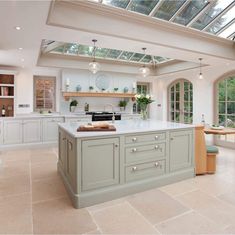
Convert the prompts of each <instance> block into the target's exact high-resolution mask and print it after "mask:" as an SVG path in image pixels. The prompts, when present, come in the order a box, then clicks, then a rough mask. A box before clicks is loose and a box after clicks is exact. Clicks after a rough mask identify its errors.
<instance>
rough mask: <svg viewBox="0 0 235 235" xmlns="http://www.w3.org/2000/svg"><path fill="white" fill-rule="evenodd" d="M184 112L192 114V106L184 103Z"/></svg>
mask: <svg viewBox="0 0 235 235" xmlns="http://www.w3.org/2000/svg"><path fill="white" fill-rule="evenodd" d="M184 112H188V113H189V112H190V106H189V103H188V102H184Z"/></svg>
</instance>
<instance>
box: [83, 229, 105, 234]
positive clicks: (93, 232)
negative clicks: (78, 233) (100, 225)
mask: <svg viewBox="0 0 235 235" xmlns="http://www.w3.org/2000/svg"><path fill="white" fill-rule="evenodd" d="M86 234H101V232H100V231H99V230H98V229H96V230H93V231H91V232H88V233H84V235H86Z"/></svg>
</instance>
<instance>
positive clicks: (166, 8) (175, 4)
mask: <svg viewBox="0 0 235 235" xmlns="http://www.w3.org/2000/svg"><path fill="white" fill-rule="evenodd" d="M185 1H186V0H178V1H176V0H165V1H163V3H162V4H161V6H160V7H159V9H158V10H157V12H156V13H155V15H154V17H157V18H160V19H163V20H170V18H171V17H172V16H173V15H174V14H175V13H176V12H177V11H178V10H179V8H180V7H181V6H182V5H183V4H184V3H185Z"/></svg>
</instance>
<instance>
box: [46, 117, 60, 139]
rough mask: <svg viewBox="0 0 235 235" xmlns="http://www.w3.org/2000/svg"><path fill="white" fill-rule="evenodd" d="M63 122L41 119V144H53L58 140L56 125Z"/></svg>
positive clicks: (57, 119) (55, 119) (56, 119)
mask: <svg viewBox="0 0 235 235" xmlns="http://www.w3.org/2000/svg"><path fill="white" fill-rule="evenodd" d="M60 122H64V119H63V118H45V119H43V124H42V128H43V142H54V141H57V139H58V123H60Z"/></svg>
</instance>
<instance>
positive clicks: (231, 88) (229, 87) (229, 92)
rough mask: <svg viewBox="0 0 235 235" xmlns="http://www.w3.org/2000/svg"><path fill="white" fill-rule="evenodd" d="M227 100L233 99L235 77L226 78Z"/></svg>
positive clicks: (234, 97) (234, 95)
mask: <svg viewBox="0 0 235 235" xmlns="http://www.w3.org/2000/svg"><path fill="white" fill-rule="evenodd" d="M227 100H228V101H235V77H231V78H229V79H227Z"/></svg>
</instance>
